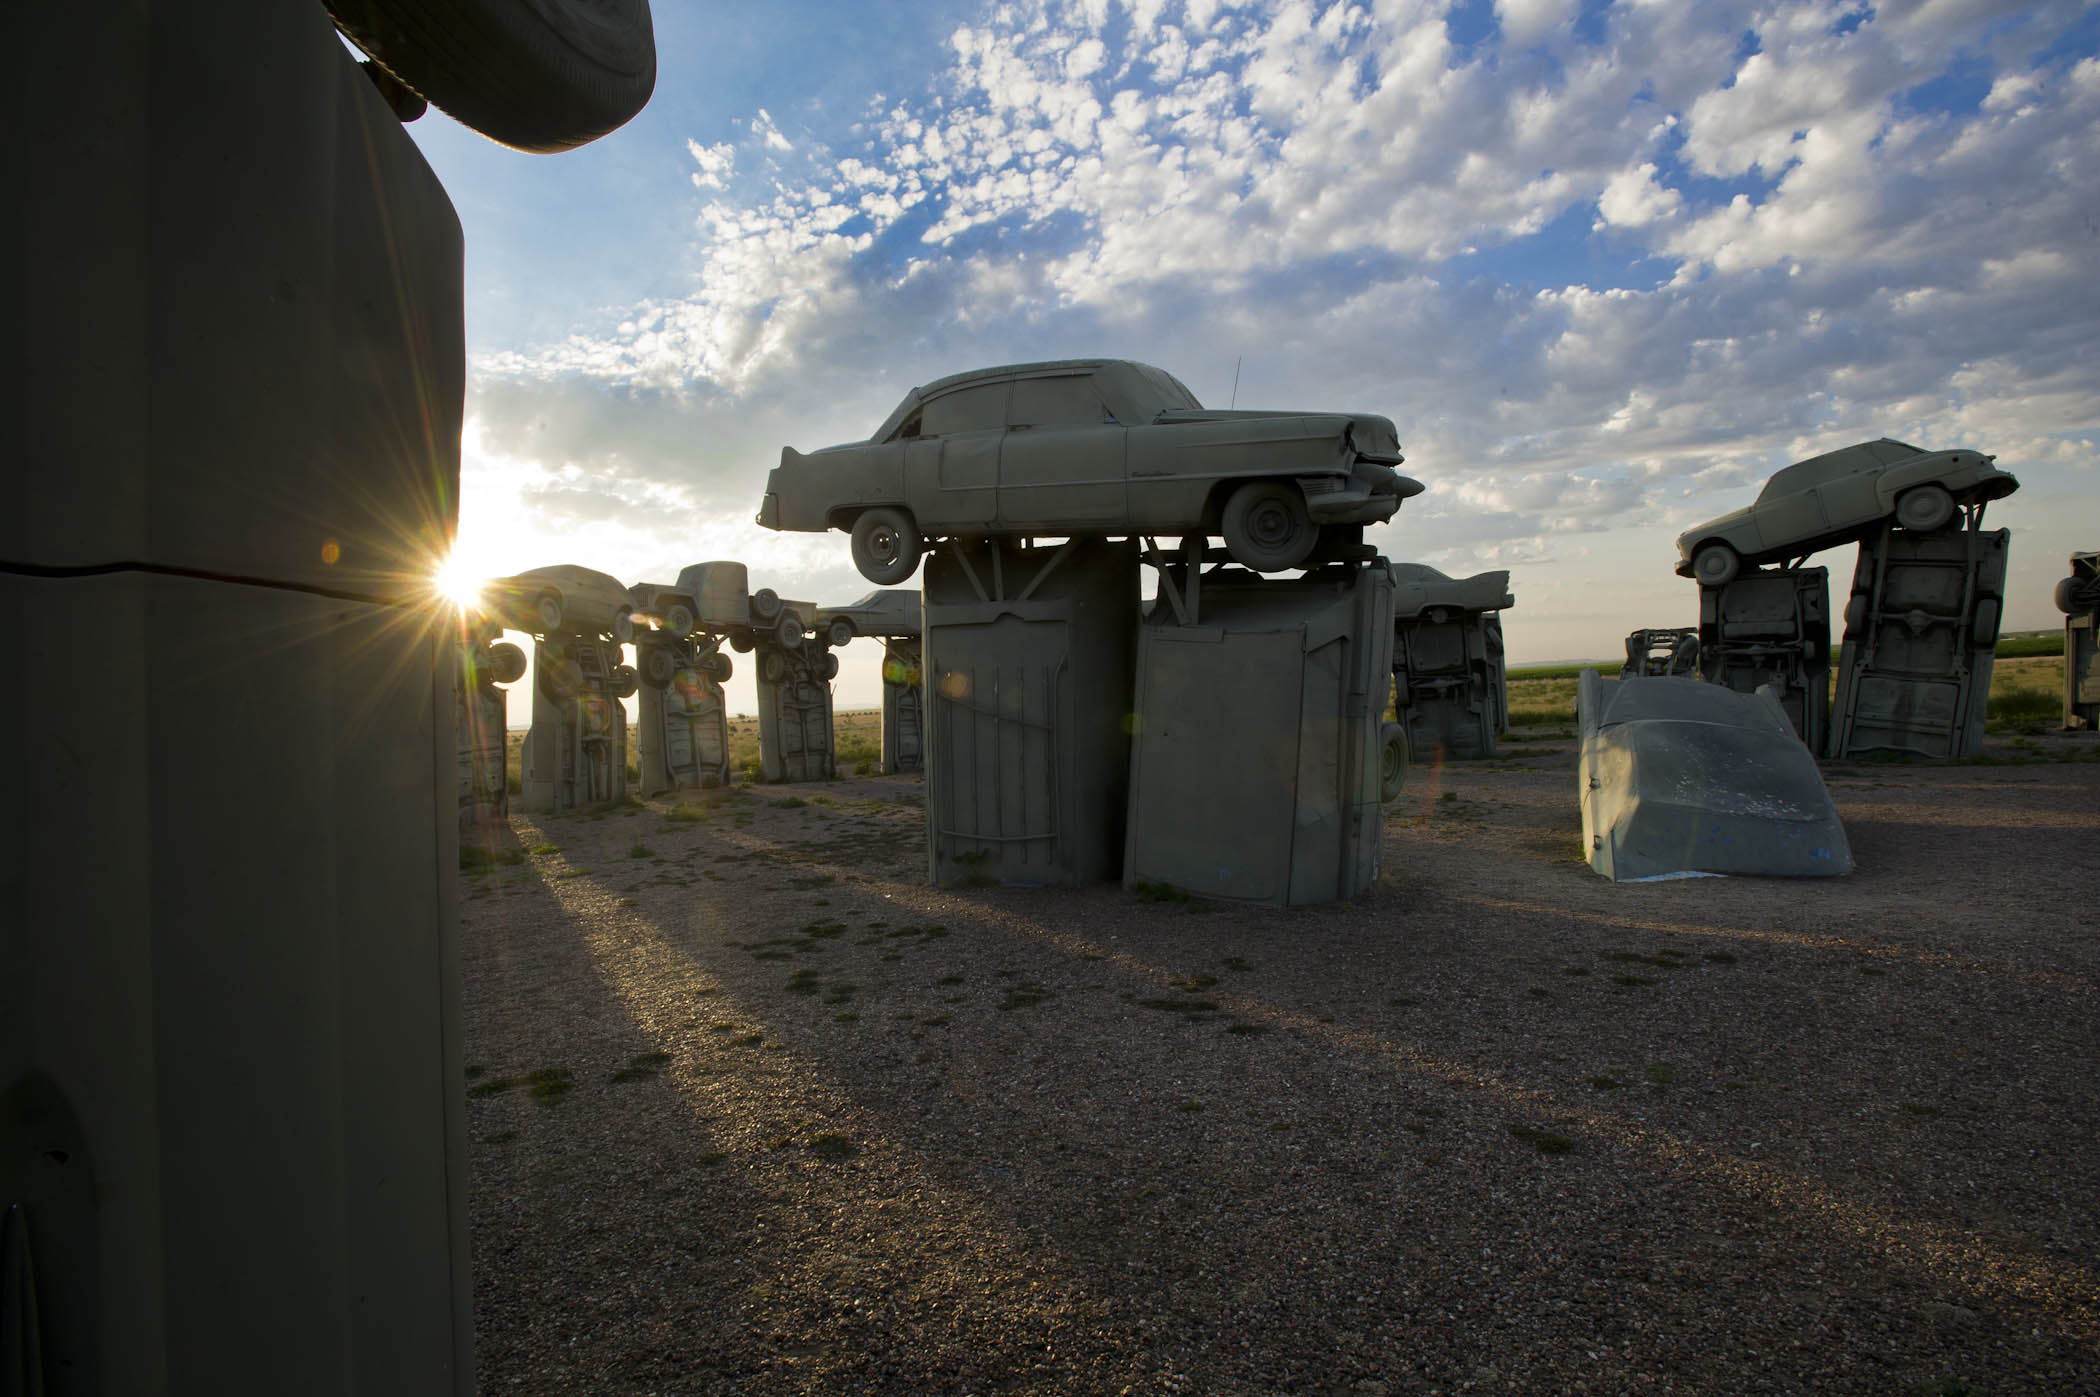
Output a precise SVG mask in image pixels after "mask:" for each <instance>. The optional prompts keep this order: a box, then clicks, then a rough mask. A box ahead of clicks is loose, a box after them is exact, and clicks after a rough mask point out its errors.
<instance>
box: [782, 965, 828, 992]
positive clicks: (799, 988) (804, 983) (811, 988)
mask: <svg viewBox="0 0 2100 1397" xmlns="http://www.w3.org/2000/svg"><path fill="white" fill-rule="evenodd" d="M822 988H823V986H822V985H820V984H819V983H818V982H817V972H816V971H814V970H797V971H796V972H795V973H794V974H792V975H790V976H788V979H787V992H788V993H789V994H815V993H816V992H817V991H818V990H820V989H822Z"/></svg>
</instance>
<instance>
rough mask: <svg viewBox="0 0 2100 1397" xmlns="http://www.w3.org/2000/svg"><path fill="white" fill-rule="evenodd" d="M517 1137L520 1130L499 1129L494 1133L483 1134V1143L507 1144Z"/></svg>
mask: <svg viewBox="0 0 2100 1397" xmlns="http://www.w3.org/2000/svg"><path fill="white" fill-rule="evenodd" d="M517 1138H518V1132H517V1131H515V1130H498V1131H495V1132H494V1133H492V1134H488V1135H484V1136H482V1137H481V1143H482V1144H484V1145H507V1144H509V1143H510V1142H511V1141H513V1140H515V1139H517Z"/></svg>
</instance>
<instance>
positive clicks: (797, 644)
mask: <svg viewBox="0 0 2100 1397" xmlns="http://www.w3.org/2000/svg"><path fill="white" fill-rule="evenodd" d="M773 642H774V644H776V645H778V646H780V648H781V649H783V650H799V649H801V648H802V618H801V617H800V616H797V615H796V614H795V613H794V612H792V611H783V612H781V613H780V619H779V620H778V621H776V622H774V623H773Z"/></svg>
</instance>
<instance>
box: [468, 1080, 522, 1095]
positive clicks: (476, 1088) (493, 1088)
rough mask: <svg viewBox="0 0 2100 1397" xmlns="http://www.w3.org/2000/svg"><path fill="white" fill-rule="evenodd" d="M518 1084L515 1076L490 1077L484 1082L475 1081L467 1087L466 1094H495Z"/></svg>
mask: <svg viewBox="0 0 2100 1397" xmlns="http://www.w3.org/2000/svg"><path fill="white" fill-rule="evenodd" d="M517 1084H518V1081H517V1078H515V1077H491V1078H489V1079H488V1080H487V1081H485V1082H476V1083H475V1084H474V1085H473V1086H470V1087H468V1088H467V1095H468V1096H475V1097H480V1096H497V1095H500V1094H502V1093H503V1092H506V1091H509V1090H510V1089H511V1088H512V1087H514V1086H516V1085H517Z"/></svg>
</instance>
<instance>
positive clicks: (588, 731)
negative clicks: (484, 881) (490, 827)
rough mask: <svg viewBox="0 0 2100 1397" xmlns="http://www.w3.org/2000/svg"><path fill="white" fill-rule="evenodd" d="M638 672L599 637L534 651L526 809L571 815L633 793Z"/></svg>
mask: <svg viewBox="0 0 2100 1397" xmlns="http://www.w3.org/2000/svg"><path fill="white" fill-rule="evenodd" d="M636 684H637V676H636V675H635V672H634V671H633V670H631V669H629V668H627V667H626V666H625V665H623V664H621V663H620V647H619V646H617V645H614V644H612V643H611V642H610V641H607V640H603V639H601V638H599V637H597V636H553V637H547V638H543V639H541V640H540V641H539V642H538V643H537V644H536V645H534V647H533V652H532V726H531V727H530V728H529V729H527V731H526V733H525V751H524V755H523V757H522V759H521V762H520V765H521V768H522V776H523V781H522V782H521V785H522V787H523V790H522V793H521V803H522V804H523V805H524V807H525V808H526V809H527V810H540V811H547V812H551V813H553V814H566V813H569V812H573V811H577V810H588V809H590V808H591V807H593V806H598V805H604V804H606V803H608V802H610V801H616V800H620V799H623V798H624V797H625V796H626V794H627V710H626V709H625V708H623V707H621V705H620V700H621V699H622V698H624V697H626V696H627V695H628V694H631V693H633V692H634V691H635V688H636Z"/></svg>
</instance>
